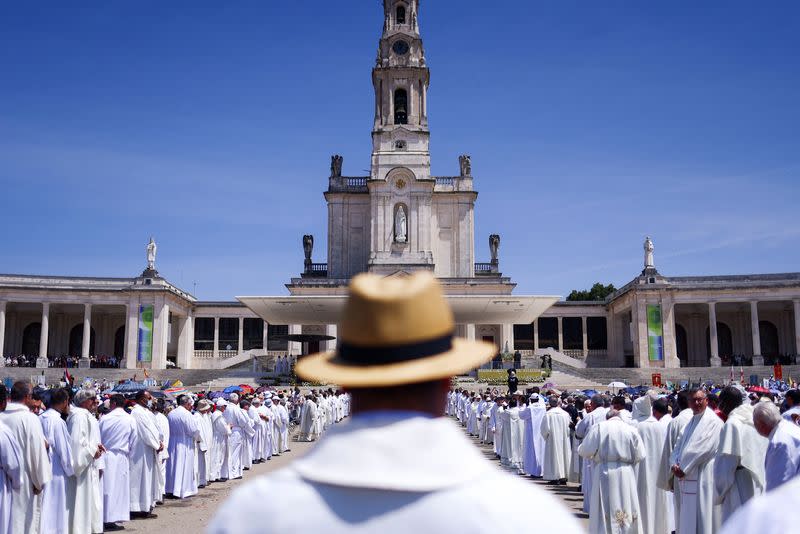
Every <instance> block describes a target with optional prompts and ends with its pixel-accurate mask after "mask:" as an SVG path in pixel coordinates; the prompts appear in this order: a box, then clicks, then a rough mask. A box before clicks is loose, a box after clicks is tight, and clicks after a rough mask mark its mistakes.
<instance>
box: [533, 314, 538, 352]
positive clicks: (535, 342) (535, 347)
mask: <svg viewBox="0 0 800 534" xmlns="http://www.w3.org/2000/svg"><path fill="white" fill-rule="evenodd" d="M533 350H534V351H537V350H539V319H536V320H535V321H533Z"/></svg>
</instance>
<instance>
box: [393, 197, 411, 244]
mask: <svg viewBox="0 0 800 534" xmlns="http://www.w3.org/2000/svg"><path fill="white" fill-rule="evenodd" d="M394 241H395V243H407V242H408V218H407V216H406V209H405V208H404V207H403V206H402V204H401V205H400V206H398V207H397V212H396V213H395V215H394Z"/></svg>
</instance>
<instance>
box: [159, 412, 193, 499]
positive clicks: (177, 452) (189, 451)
mask: <svg viewBox="0 0 800 534" xmlns="http://www.w3.org/2000/svg"><path fill="white" fill-rule="evenodd" d="M167 420H168V421H169V458H168V459H167V484H166V486H165V488H164V491H165V492H166V493H167V494H168V495H169V494H171V495H174V496H175V497H178V498H181V499H183V498H184V497H190V496H192V495H195V494H197V478H196V477H195V457H194V455H195V447H196V445H195V444H196V442H198V441H200V427H199V426H198V424H197V419H195V417H194V416H193V415H192V413H191V412H190V411H189V410H187V409H186V408H184V407H183V406H178V407H177V408H175V409H174V410H172V411H171V412H169V415H168V416H167Z"/></svg>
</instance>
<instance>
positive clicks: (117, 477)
mask: <svg viewBox="0 0 800 534" xmlns="http://www.w3.org/2000/svg"><path fill="white" fill-rule="evenodd" d="M100 439H101V440H102V442H103V446H105V448H106V453H105V455H104V459H105V468H104V470H103V477H102V478H103V522H104V523H116V522H118V521H128V520H130V518H131V480H130V454H131V450H132V449H133V447H134V446H135V444H136V440H137V439H138V438H137V437H136V421H134V419H133V417H131V416H130V414H128V413H127V412H126V411H125V410H123V409H122V408H115V409H113V410H111V411H110V412H109V413H107V414H105V415H104V416H103V417H101V418H100Z"/></svg>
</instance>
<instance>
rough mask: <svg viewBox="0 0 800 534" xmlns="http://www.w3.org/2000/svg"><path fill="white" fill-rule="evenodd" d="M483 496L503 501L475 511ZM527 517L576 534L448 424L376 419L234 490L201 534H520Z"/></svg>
mask: <svg viewBox="0 0 800 534" xmlns="http://www.w3.org/2000/svg"><path fill="white" fill-rule="evenodd" d="M487 492H490V493H491V494H494V493H496V492H503V505H502V506H484V504H485V503H486V495H487ZM293 503H303V505H302V506H303V508H302V511H298V509H296V508H295V507H294V506H293ZM534 517H535V529H536V530H537V531H541V532H551V533H558V534H577V533H579V532H582V529H581V527H580V525H578V524H577V522H576V520H575V519H574V518H573V517H572V516H571V514H570V513H569V512H568V511H567V510H566V508H564V506H563V505H562V504H561V503H560V502H558V501H557V500H556V499H555V498H553V497H552V496H551V495H549V494H547V492H544V491H542V490H541V489H540V488H537V487H536V486H535V485H532V484H529V483H526V482H525V481H523V480H520V479H519V477H512V476H510V475H508V474H506V473H502V472H500V471H498V470H497V469H496V468H495V467H493V466H492V465H491V464H490V463H489V462H487V461H486V460H485V459H484V458H483V455H482V454H481V452H480V451H479V450H478V449H477V448H476V447H475V446H474V445H473V444H472V443H471V442H470V441H469V440H468V439H467V437H466V436H464V433H463V432H462V431H460V429H459V428H456V427H455V426H454V425H453V423H452V422H451V421H448V420H446V419H444V418H430V417H425V416H410V415H409V414H408V413H399V414H388V413H375V414H365V415H364V416H359V415H356V416H354V417H353V419H352V420H351V421H350V422H349V423H348V424H346V425H336V426H335V427H334V428H333V429H331V431H330V432H328V433H327V434H326V436H325V439H322V440H320V441H319V443H318V444H317V445H316V446H315V447H314V448H313V449H311V451H310V452H309V453H308V454H306V455H305V456H303V457H302V458H299V459H297V460H295V461H293V462H292V463H291V464H290V465H288V466H287V467H285V468H284V469H280V470H278V471H275V472H273V473H270V474H269V475H267V476H260V477H256V478H254V479H253V480H252V481H251V482H248V483H247V484H245V485H244V486H243V487H241V488H237V489H236V490H235V492H234V493H233V495H232V496H231V498H230V499H229V500H228V501H227V502H226V503H225V504H224V505H223V506H222V507H221V508H220V510H219V511H218V512H217V515H216V517H215V518H214V520H213V521H212V523H211V525H210V527H209V532H210V533H211V534H256V533H260V532H264V531H265V529H267V528H269V529H270V530H271V531H274V532H324V533H325V534H345V533H346V534H363V533H374V532H378V533H381V534H408V533H409V532H411V533H415V532H418V533H424V532H502V531H511V530H512V527H513V531H514V532H516V531H520V532H524V531H527V530H531V528H528V527H527V525H529V524H530V522H531V521H532V518H534ZM265 525H269V527H265ZM506 526H507V528H503V527H506ZM526 529H527V530H526Z"/></svg>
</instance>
